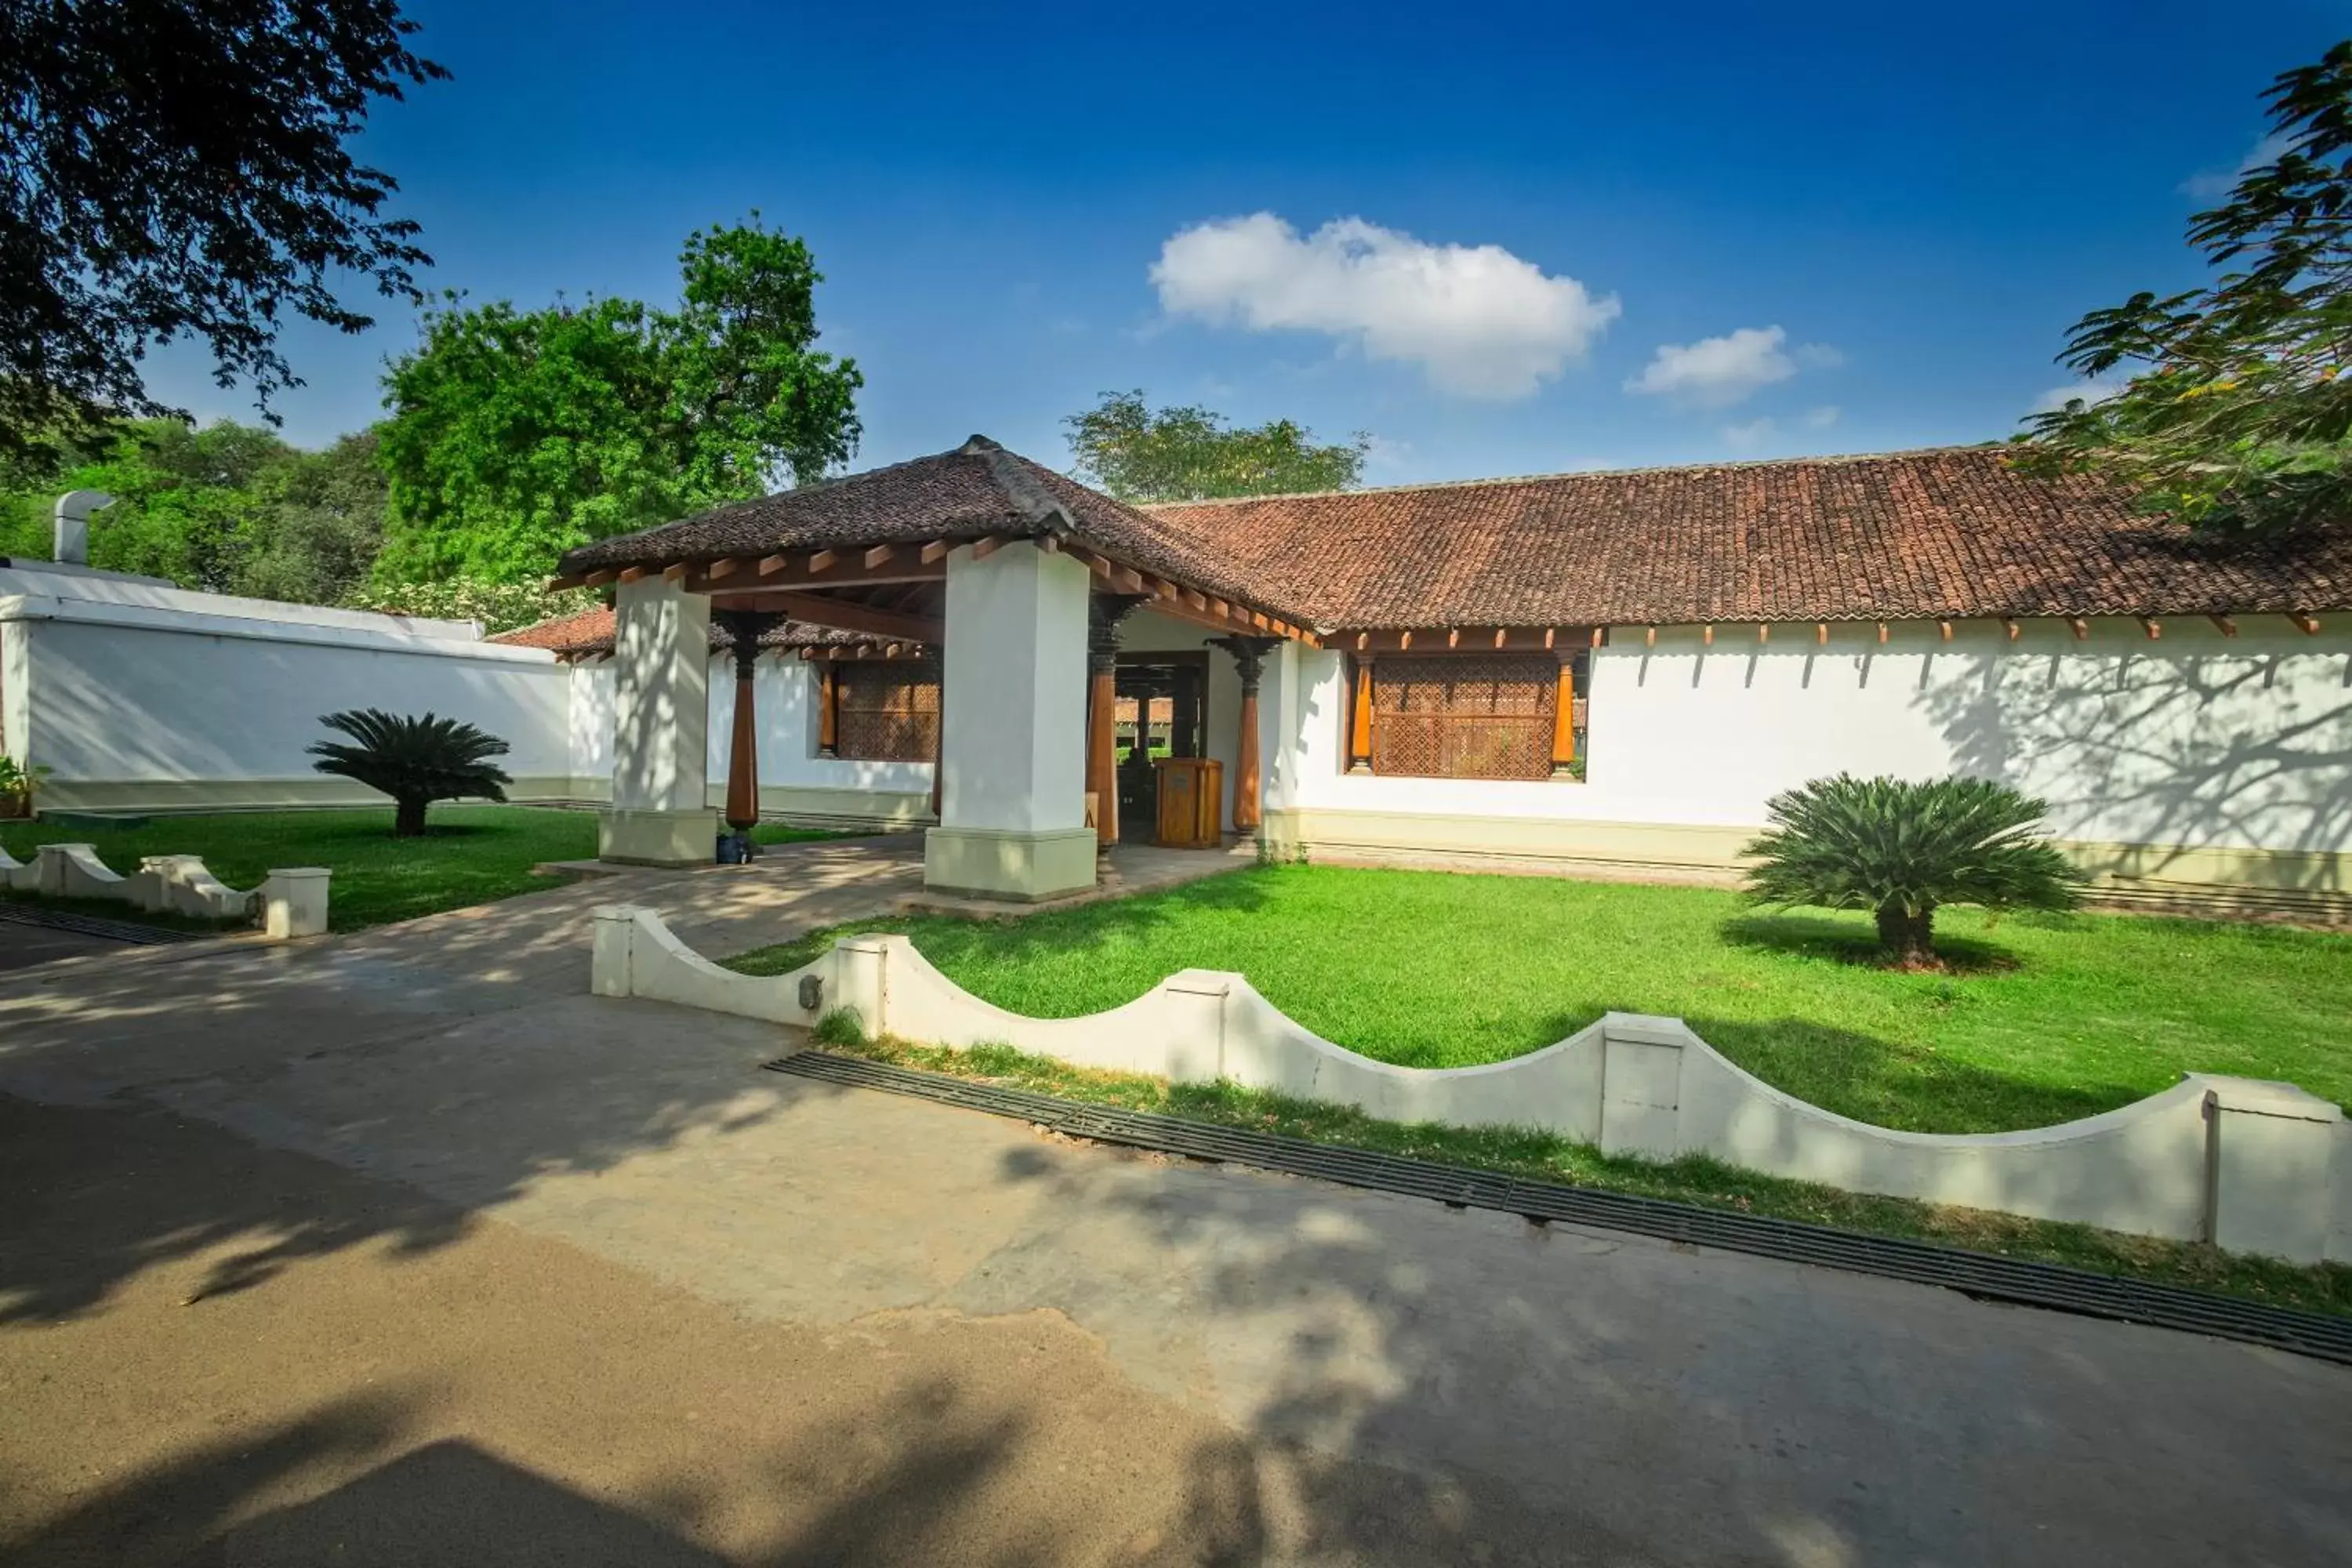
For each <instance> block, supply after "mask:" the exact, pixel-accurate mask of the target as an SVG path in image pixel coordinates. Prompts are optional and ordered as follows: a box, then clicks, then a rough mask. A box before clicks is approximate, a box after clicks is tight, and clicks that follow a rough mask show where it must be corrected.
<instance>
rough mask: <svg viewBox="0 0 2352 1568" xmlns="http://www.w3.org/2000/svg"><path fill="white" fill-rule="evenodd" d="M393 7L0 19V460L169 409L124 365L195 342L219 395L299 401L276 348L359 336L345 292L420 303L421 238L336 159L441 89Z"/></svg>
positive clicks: (167, 1) (336, 4) (327, 3)
mask: <svg viewBox="0 0 2352 1568" xmlns="http://www.w3.org/2000/svg"><path fill="white" fill-rule="evenodd" d="M414 31H415V24H414V23H411V22H409V21H406V20H404V18H403V17H402V16H401V14H400V7H399V5H397V4H396V3H395V0H105V3H103V4H100V3H97V0H88V3H82V4H68V3H66V0H7V3H5V4H0V453H5V452H6V451H8V450H10V449H12V448H20V447H22V446H23V445H24V444H25V443H26V441H28V440H30V439H33V438H34V437H36V436H37V434H38V433H40V432H45V431H52V430H55V429H56V428H58V426H60V425H65V424H69V423H73V422H76V421H80V420H87V419H90V418H93V417H96V416H103V415H124V414H134V415H136V414H144V415H161V414H165V413H170V412H173V411H172V410H169V409H166V408H165V407H163V405H160V404H158V403H157V402H156V401H155V400H154V399H153V398H152V397H151V396H149V395H148V394H147V390H146V388H145V386H144V384H142V380H141V377H140V374H139V362H140V359H141V357H142V354H143V353H145V352H146V351H147V349H149V348H150V347H152V346H154V345H156V344H159V343H163V342H171V341H172V340H173V339H177V338H194V339H196V340H198V341H200V342H203V343H204V344H205V346H206V347H207V349H208V350H209V351H210V353H211V354H212V356H213V360H214V363H215V375H216V377H217V379H218V380H219V381H220V383H221V384H222V385H224V386H228V385H233V384H236V383H237V382H239V381H244V382H247V383H248V384H251V386H252V387H253V388H254V390H255V394H256V396H257V398H258V399H259V400H260V401H261V403H262V405H264V406H265V407H266V406H267V405H268V399H269V397H270V395H271V394H272V393H273V392H275V391H276V390H278V388H280V387H283V386H289V385H294V384H299V378H298V377H297V376H296V375H295V374H294V372H293V369H292V367H291V366H290V365H289V363H287V360H286V358H285V356H284V355H283V354H282V353H279V351H278V332H279V331H280V329H281V328H282V327H283V326H284V324H285V323H286V321H289V320H290V319H292V318H294V317H298V316H299V317H307V318H309V319H310V320H311V321H321V322H324V323H326V324H328V325H330V326H332V327H336V328H338V329H340V330H341V331H347V332H355V331H361V330H362V329H363V328H365V327H367V326H368V325H369V324H370V321H369V318H368V317H367V316H365V315H363V314H362V313H361V312H359V311H358V310H353V309H352V307H351V306H350V305H348V304H346V303H344V301H343V300H342V299H341V296H340V294H339V292H338V290H339V288H341V287H348V286H349V285H350V284H352V283H358V284H361V285H362V286H373V288H374V289H376V290H378V291H379V292H381V293H382V294H383V295H385V296H386V297H388V298H394V299H404V300H411V301H414V302H421V296H420V295H418V293H417V290H416V286H415V280H414V271H415V268H418V267H421V266H424V265H426V264H427V263H428V261H429V258H427V257H426V256H425V253H424V252H423V251H422V250H420V249H418V248H417V247H416V245H415V234H416V226H415V224H413V223H410V222H408V221H406V220H404V219H394V218H387V217H383V216H380V214H381V212H382V209H383V205H384V203H385V201H386V200H387V199H388V198H389V197H390V196H391V195H393V193H394V189H395V186H394V181H393V179H392V177H391V176H390V175H389V174H385V173H383V171H382V170H379V169H374V168H370V167H368V166H366V165H364V164H360V163H354V162H353V161H352V157H351V155H350V153H349V151H348V146H347V144H348V142H350V140H351V138H352V136H354V135H355V134H356V133H357V132H359V131H360V130H361V129H362V126H363V124H364V122H365V121H366V119H367V115H368V112H369V110H370V109H371V107H372V106H373V103H374V101H375V100H380V99H397V98H398V97H400V95H401V90H402V88H403V85H404V84H411V85H413V84H416V83H421V82H424V81H426V80H429V79H433V78H436V77H440V76H444V75H446V72H445V71H443V70H442V68H440V67H439V66H436V65H435V64H433V63H432V62H431V61H429V60H426V59H423V58H419V57H418V56H416V55H415V54H414V53H412V52H411V51H410V49H409V48H408V45H407V39H408V37H409V35H410V34H411V33H413V32H414Z"/></svg>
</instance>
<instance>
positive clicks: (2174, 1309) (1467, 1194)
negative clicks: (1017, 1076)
mask: <svg viewBox="0 0 2352 1568" xmlns="http://www.w3.org/2000/svg"><path fill="white" fill-rule="evenodd" d="M767 1065H768V1067H769V1068H770V1069H771V1070H772V1071H775V1072H783V1073H791V1074H793V1075H794V1076H795V1077H798V1078H806V1079H817V1080H818V1081H820V1082H824V1083H834V1084H841V1085H844V1086H845V1087H849V1088H855V1089H883V1090H887V1092H889V1093H892V1094H905V1095H912V1096H914V1097H916V1098H917V1099H920V1100H937V1101H939V1102H940V1103H941V1104H944V1105H953V1106H960V1107H962V1108H963V1109H966V1110H984V1111H988V1112H990V1113H992V1114H993V1115H997V1116H1009V1117H1015V1118H1018V1119H1019V1120H1021V1121H1029V1122H1034V1123H1036V1124H1038V1125H1040V1126H1043V1127H1046V1128H1050V1129H1052V1130H1053V1131H1056V1132H1061V1133H1066V1134H1067V1135H1069V1136H1071V1137H1074V1138H1090V1139H1094V1140H1096V1141H1097V1142H1104V1143H1120V1144H1126V1145H1129V1146H1130V1147H1133V1148H1139V1149H1153V1150H1157V1151H1160V1152H1162V1153H1169V1154H1182V1155H1185V1156H1187V1157H1189V1158H1192V1159H1195V1160H1213V1161H1230V1162H1232V1163H1235V1164H1243V1165H1255V1166H1257V1167H1259V1168H1261V1169H1264V1170H1268V1171H1280V1172H1284V1173H1287V1174H1290V1175H1294V1176H1309V1177H1313V1178H1315V1179H1317V1180H1319V1181H1326V1182H1338V1183H1340V1184H1345V1185H1348V1186H1351V1187H1369V1188H1371V1189H1373V1190H1374V1191H1377V1192H1384V1193H1402V1194H1406V1195H1407V1196H1411V1197H1418V1198H1431V1199H1434V1200H1435V1201H1437V1202H1439V1203H1444V1204H1451V1205H1455V1206H1457V1207H1462V1208H1481V1209H1495V1210H1497V1211H1499V1212H1501V1213H1504V1214H1515V1215H1523V1216H1524V1217H1526V1218H1528V1219H1531V1220H1559V1221H1563V1222H1566V1223H1569V1224H1572V1225H1587V1226H1600V1227H1601V1228H1604V1229H1609V1230H1623V1231H1632V1232H1633V1233H1635V1234H1637V1235H1641V1236H1650V1237H1658V1238H1660V1239H1662V1240H1665V1241H1680V1242H1687V1243H1689V1244H1691V1245H1692V1246H1696V1247H1720V1248H1722V1249H1723V1250H1725V1251H1727V1252H1746V1253H1753V1254H1755V1255H1756V1256H1758V1257H1760V1258H1781V1259H1784V1260H1786V1261H1789V1262H1792V1263H1812V1264H1819V1265H1821V1266H1822V1267H1825V1268H1843V1269H1848V1270H1850V1271H1852V1272H1853V1273H1857V1274H1875V1275H1879V1276H1881V1277H1882V1278H1885V1279H1907V1280H1910V1281H1912V1282H1913V1283H1915V1284H1920V1285H1940V1286H1942V1287H1944V1288H1945V1289H1950V1290H1958V1291H1960V1292H1962V1293H1964V1294H1966V1295H1969V1296H1975V1297H1979V1298H1981V1299H1983V1300H1992V1301H2011V1302H2016V1303H2019V1304H2021V1305H2024V1306H2032V1307H2047V1308H2051V1309H2053V1310H2058V1311H2063V1312H2076V1313H2080V1314H2082V1315H2084V1316H2085V1317H2093V1318H2109V1319H2113V1320H2116V1321H2119V1322H2126V1323H2146V1324H2149V1325H2151V1326H2154V1327H2157V1328H2165V1329H2179V1330H2182V1331H2187V1332H2189V1333H2197V1334H2210V1335H2213V1336H2214V1337H2216V1338H2219V1339H2226V1340H2241V1341H2243V1342H2246V1343H2249V1344H2258V1345H2269V1346H2271V1347H2273V1348H2274V1349H2277V1350H2284V1351H2293V1352H2295V1353H2296V1354H2299V1355H2307V1356H2315V1357H2317V1358H2319V1359H2320V1360H2323V1361H2332V1362H2340V1363H2345V1364H2347V1365H2352V1319H2343V1318H2334V1317H2329V1316H2327V1315H2326V1314H2324V1313H2319V1312H2303V1311H2296V1310H2293V1309H2290V1308H2285V1307H2268V1306H2264V1305H2263V1304H2262V1303H2260V1302H2256V1301H2245V1300H2238V1299H2237V1298H2235V1297H2231V1296H2218V1295H2213V1294H2210V1293H2208V1292H2206V1291H2202V1290H2189V1289H2182V1288H2180V1287H2179V1286H2175V1285H2158V1284H2150V1283H2147V1282H2145V1281H2141V1280H2137V1279H2119V1278H2117V1277H2116V1276H2114V1275H2109V1274H2094V1273H2092V1272H2090V1271H2088V1270H2086V1269H2081V1268H2063V1267H2062V1266H2060V1265H2058V1264H2054V1263H2033V1262H2028V1261H2025V1260H2022V1259H2020V1258H2001V1257H1999V1256H1996V1255H1994V1254H1992V1253H1986V1252H1969V1251H1964V1250H1962V1249H1960V1248H1958V1247H1936V1246H1931V1245H1929V1244H1928V1243H1927V1242H1921V1241H1906V1240H1904V1239H1902V1238H1900V1237H1885V1236H1866V1235H1864V1234H1862V1233H1860V1232H1857V1231H1851V1230H1837V1229H1833V1228H1832V1227H1830V1226H1818V1225H1804V1224H1801V1223H1799V1222H1797V1221H1794V1220H1784V1219H1769V1218H1764V1217H1761V1216H1759V1215H1742V1214H1733V1213H1729V1212H1727V1211H1726V1210H1722V1209H1710V1208H1701V1207H1699V1206H1697V1205H1693V1204H1679V1203H1671V1202H1668V1201H1666V1200H1664V1199H1662V1198H1641V1197H1632V1196H1629V1195H1627V1194H1622V1193H1609V1192H1601V1191H1599V1190H1596V1189H1594V1188H1591V1187H1570V1186H1560V1185H1558V1184H1553V1183H1549V1182H1528V1181H1522V1180H1520V1179H1519V1178H1517V1177H1516V1176H1506V1175H1501V1174H1498V1173H1494V1172H1489V1171H1473V1170H1465V1169H1463V1168H1461V1167H1459V1166H1454V1165H1443V1164H1438V1163H1434V1162H1432V1161H1428V1160H1410V1159H1404V1158H1402V1157H1400V1156H1398V1155H1394V1154H1381V1153H1374V1152H1370V1151H1369V1150H1363V1149H1349V1148H1342V1147H1338V1146H1335V1145H1332V1144H1328V1143H1309V1142H1304V1141H1302V1140H1300V1139H1297V1138H1282V1137H1276V1136H1275V1135H1273V1134H1271V1133H1265V1132H1250V1131H1244V1130H1242V1129H1240V1128H1234V1127H1219V1126H1215V1125H1213V1124H1211V1123H1208V1122H1202V1121H1185V1120H1183V1119H1182V1118H1181V1117H1174V1116H1160V1115H1155V1114H1153V1113H1152V1112H1150V1111H1144V1110H1120V1109H1118V1107H1115V1106H1105V1105H1086V1104H1081V1103H1079V1102H1077V1101H1075V1100H1057V1099H1055V1098H1054V1097H1053V1096H1051V1095H1044V1094H1031V1093H1028V1092H1026V1091H1024V1090H1022V1089H1000V1088H998V1087H996V1086H994V1085H992V1084H984V1083H975V1082H973V1081H972V1080H971V1079H957V1078H946V1077H942V1076H940V1075H939V1074H937V1073H926V1072H914V1071H910V1070H908V1068H895V1067H886V1066H884V1065H883V1064H881V1063H879V1062H869V1061H866V1060H863V1059H861V1058H855V1057H837V1056H832V1055H829V1054H827V1053H825V1052H824V1051H803V1052H801V1053H800V1054H798V1055H796V1056H790V1057H786V1058H782V1060H780V1061H772V1062H770V1063H768V1064H767Z"/></svg>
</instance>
